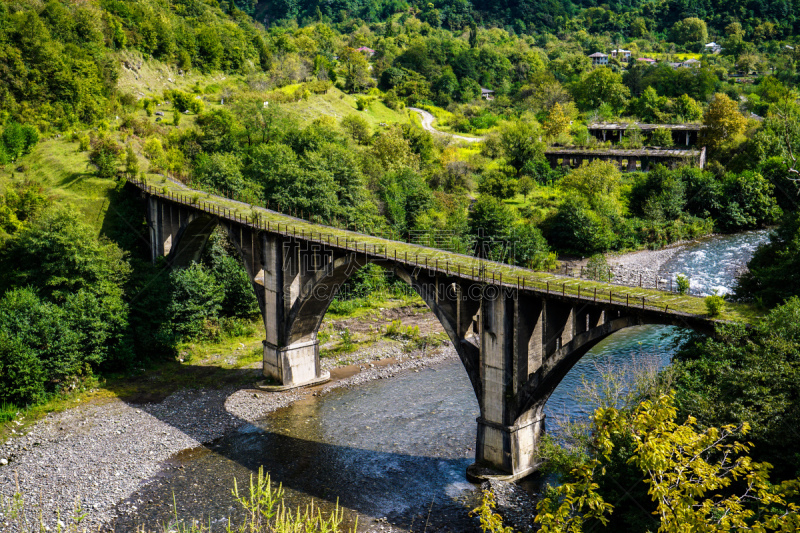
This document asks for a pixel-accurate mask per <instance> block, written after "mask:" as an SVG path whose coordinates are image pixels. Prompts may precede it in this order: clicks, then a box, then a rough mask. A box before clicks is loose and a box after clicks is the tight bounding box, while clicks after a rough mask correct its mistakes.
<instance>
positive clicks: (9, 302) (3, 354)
mask: <svg viewBox="0 0 800 533" xmlns="http://www.w3.org/2000/svg"><path fill="white" fill-rule="evenodd" d="M88 235H91V232H90V231H89V229H88V227H87V226H86V225H85V224H84V223H83V222H81V221H80V219H79V218H78V216H77V215H76V214H75V213H74V212H71V211H68V210H49V211H46V212H45V213H44V214H42V215H41V216H40V217H39V218H37V219H35V220H34V221H33V222H32V223H31V224H30V225H26V226H24V227H23V228H22V229H21V230H20V231H18V232H17V233H15V234H14V235H13V236H12V238H11V239H9V240H8V241H7V242H6V244H5V246H4V247H3V249H2V250H0V269H2V270H3V272H6V273H7V275H5V276H3V278H2V281H0V293H2V297H1V298H0V358H2V362H0V366H3V367H4V371H3V372H0V376H2V378H0V382H2V383H0V388H2V389H3V393H4V395H3V397H4V398H7V399H9V400H10V401H13V402H15V403H17V404H19V405H24V404H28V403H32V402H35V401H38V400H41V399H42V398H43V397H44V395H45V394H47V393H49V392H53V391H55V390H57V389H58V388H61V387H65V386H67V385H68V383H67V380H68V379H70V378H72V377H73V376H76V375H86V374H87V373H91V372H92V370H97V369H100V368H101V367H106V368H108V367H120V366H124V365H127V364H129V363H130V361H131V360H132V357H133V354H132V353H131V351H130V342H129V337H128V329H127V325H128V322H127V317H128V308H127V305H126V304H125V303H124V301H123V289H122V287H123V284H124V283H125V282H126V280H127V278H128V275H129V267H128V264H127V262H126V261H124V259H123V257H122V253H121V252H120V250H119V249H118V248H117V247H116V246H114V245H111V244H108V243H103V242H100V241H99V240H98V239H97V238H94V237H89V238H87V236H88Z"/></svg>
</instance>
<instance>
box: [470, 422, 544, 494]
mask: <svg viewBox="0 0 800 533" xmlns="http://www.w3.org/2000/svg"><path fill="white" fill-rule="evenodd" d="M477 422H478V434H477V439H476V445H477V449H476V453H475V463H474V464H472V465H470V466H469V467H468V468H467V479H468V480H469V481H472V482H473V483H476V482H480V481H484V480H486V479H498V480H501V481H508V482H512V481H517V480H520V479H522V478H524V477H527V476H529V475H531V474H532V473H533V472H535V471H536V470H537V469H538V468H539V466H540V463H539V462H538V461H536V459H535V458H536V450H537V449H538V448H539V441H540V439H541V437H542V435H544V416H543V415H542V416H540V417H537V418H536V419H535V420H532V421H529V422H523V423H518V424H515V425H513V426H502V425H499V424H495V423H492V422H489V421H488V420H484V419H483V418H478V419H477Z"/></svg>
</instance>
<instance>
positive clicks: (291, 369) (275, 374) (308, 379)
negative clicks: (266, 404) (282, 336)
mask: <svg viewBox="0 0 800 533" xmlns="http://www.w3.org/2000/svg"><path fill="white" fill-rule="evenodd" d="M263 374H264V377H266V378H273V379H275V380H276V381H278V382H280V383H281V386H282V387H283V388H293V387H299V386H302V385H308V384H314V383H319V382H322V381H327V380H328V379H330V372H328V371H325V370H322V369H321V368H320V364H319V341H318V340H313V341H310V342H303V343H297V344H294V345H292V346H287V347H284V348H279V347H278V346H275V345H273V344H271V343H269V342H268V341H264V369H263Z"/></svg>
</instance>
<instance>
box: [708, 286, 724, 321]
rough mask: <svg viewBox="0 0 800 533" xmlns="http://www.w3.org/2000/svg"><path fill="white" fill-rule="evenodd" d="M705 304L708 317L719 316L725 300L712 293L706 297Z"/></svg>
mask: <svg viewBox="0 0 800 533" xmlns="http://www.w3.org/2000/svg"><path fill="white" fill-rule="evenodd" d="M705 303H706V310H707V311H708V314H709V316H719V314H720V313H721V312H722V308H723V307H725V298H723V297H722V296H720V295H719V294H717V291H714V293H713V294H712V295H710V296H706V299H705Z"/></svg>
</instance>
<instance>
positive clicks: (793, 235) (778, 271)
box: [735, 212, 800, 306]
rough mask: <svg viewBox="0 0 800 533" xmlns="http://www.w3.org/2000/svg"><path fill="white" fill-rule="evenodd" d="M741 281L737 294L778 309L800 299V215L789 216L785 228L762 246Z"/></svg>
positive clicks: (782, 224)
mask: <svg viewBox="0 0 800 533" xmlns="http://www.w3.org/2000/svg"><path fill="white" fill-rule="evenodd" d="M747 268H748V271H747V272H745V273H744V274H743V275H742V276H741V277H740V278H739V280H738V282H737V286H736V291H735V292H736V295H737V297H739V298H743V299H750V300H755V301H757V302H759V303H761V304H762V305H766V306H775V305H778V304H780V303H781V302H783V301H785V300H788V299H789V298H791V297H793V296H800V280H798V279H797V276H796V275H795V273H797V272H800V213H797V212H795V213H791V214H787V215H786V217H785V218H784V220H783V222H782V223H781V225H780V226H779V227H778V228H777V229H776V230H775V231H774V232H773V233H772V234H771V235H770V240H769V242H768V243H766V244H763V245H762V246H760V247H759V248H758V249H757V250H756V252H755V253H754V254H753V258H752V259H751V260H750V262H749V263H748V265H747Z"/></svg>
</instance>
